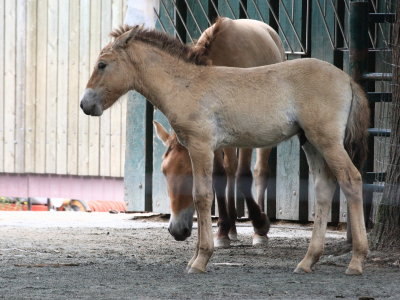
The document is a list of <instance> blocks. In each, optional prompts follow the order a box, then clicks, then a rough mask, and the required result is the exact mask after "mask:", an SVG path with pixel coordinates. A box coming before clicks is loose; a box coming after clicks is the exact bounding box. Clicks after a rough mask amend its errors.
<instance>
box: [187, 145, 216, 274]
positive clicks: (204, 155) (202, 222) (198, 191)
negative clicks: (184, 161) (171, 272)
mask: <svg viewBox="0 0 400 300" xmlns="http://www.w3.org/2000/svg"><path fill="white" fill-rule="evenodd" d="M188 150H189V153H190V158H191V160H192V168H193V183H194V185H193V200H194V205H195V207H196V211H197V223H198V225H197V226H198V233H199V234H198V242H197V249H196V252H195V255H194V256H193V258H192V259H191V260H190V262H189V264H188V272H189V273H202V272H205V271H206V267H207V263H208V260H209V259H210V257H211V255H212V254H213V251H214V243H213V233H212V223H211V205H212V201H213V188H212V172H213V159H214V152H213V151H212V150H211V149H210V148H209V147H207V146H204V145H198V144H197V145H195V146H192V147H191V146H188Z"/></svg>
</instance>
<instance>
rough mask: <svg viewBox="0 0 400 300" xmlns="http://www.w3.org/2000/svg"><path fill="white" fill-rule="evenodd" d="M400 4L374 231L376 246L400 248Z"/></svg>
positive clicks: (395, 28) (374, 247)
mask: <svg viewBox="0 0 400 300" xmlns="http://www.w3.org/2000/svg"><path fill="white" fill-rule="evenodd" d="M399 35H400V4H399V3H398V4H397V10H396V23H395V25H394V28H393V41H392V47H393V54H392V55H393V56H392V58H393V91H392V93H393V95H392V101H393V102H392V112H393V114H392V126H391V135H390V143H389V164H388V167H387V170H386V181H385V188H384V191H383V196H382V200H381V203H380V204H379V206H378V209H377V216H376V223H375V225H374V228H373V230H372V233H371V239H370V244H371V248H373V249H384V248H386V249H388V248H391V249H394V248H397V249H400V77H399V75H400V44H399V40H400V36H399Z"/></svg>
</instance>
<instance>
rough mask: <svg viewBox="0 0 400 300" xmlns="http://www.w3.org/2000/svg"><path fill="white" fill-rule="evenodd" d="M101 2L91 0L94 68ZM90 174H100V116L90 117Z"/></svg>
mask: <svg viewBox="0 0 400 300" xmlns="http://www.w3.org/2000/svg"><path fill="white" fill-rule="evenodd" d="M100 30H101V2H100V1H91V2H90V37H89V38H90V39H89V40H90V59H89V68H90V70H92V69H93V67H94V65H95V63H96V60H97V57H98V56H99V53H100V46H101V31H100ZM89 153H90V155H89V175H92V176H98V175H100V168H99V166H100V118H93V117H89Z"/></svg>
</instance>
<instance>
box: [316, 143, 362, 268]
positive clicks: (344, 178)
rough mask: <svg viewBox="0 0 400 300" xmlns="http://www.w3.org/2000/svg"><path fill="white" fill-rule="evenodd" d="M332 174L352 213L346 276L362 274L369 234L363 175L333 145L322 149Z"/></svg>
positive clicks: (339, 149) (341, 148)
mask: <svg viewBox="0 0 400 300" xmlns="http://www.w3.org/2000/svg"><path fill="white" fill-rule="evenodd" d="M321 148H322V149H321V152H322V153H323V156H324V157H325V160H326V162H327V163H328V165H329V167H330V169H331V171H332V173H333V174H334V175H335V176H336V178H337V180H338V182H339V185H340V188H341V189H342V191H343V193H344V194H345V196H346V199H347V205H348V208H349V213H350V223H351V232H352V245H353V255H352V258H351V261H350V264H349V267H348V268H347V270H346V274H349V275H360V274H362V271H363V270H362V265H363V262H364V260H365V258H366V256H367V254H368V241H367V232H366V229H365V223H364V209H363V201H362V179H361V174H360V172H359V171H358V170H357V168H356V167H355V166H354V164H353V163H352V161H351V159H350V157H349V155H348V154H347V152H346V150H345V149H344V148H343V146H342V145H340V144H337V143H336V144H335V143H332V144H330V145H329V146H327V145H324V146H323V147H321Z"/></svg>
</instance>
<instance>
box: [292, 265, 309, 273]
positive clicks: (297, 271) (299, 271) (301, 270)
mask: <svg viewBox="0 0 400 300" xmlns="http://www.w3.org/2000/svg"><path fill="white" fill-rule="evenodd" d="M293 273H296V274H308V273H312V270H311V269H310V268H303V267H299V266H297V268H296V269H294V271H293Z"/></svg>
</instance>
